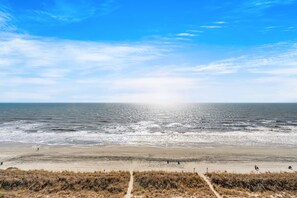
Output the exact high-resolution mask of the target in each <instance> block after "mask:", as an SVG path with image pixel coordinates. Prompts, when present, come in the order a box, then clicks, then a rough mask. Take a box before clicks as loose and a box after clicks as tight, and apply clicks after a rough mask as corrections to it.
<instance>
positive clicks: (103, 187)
mask: <svg viewBox="0 0 297 198" xmlns="http://www.w3.org/2000/svg"><path fill="white" fill-rule="evenodd" d="M129 179H130V174H129V172H109V173H105V172H94V173H76V172H68V171H64V172H49V171H43V170H38V171H37V170H36V171H21V170H0V191H1V192H2V196H3V197H32V196H33V197H43V196H45V195H47V196H49V197H111V196H112V197H123V196H124V195H125V193H126V191H127V187H128V182H129ZM0 197H1V194H0Z"/></svg>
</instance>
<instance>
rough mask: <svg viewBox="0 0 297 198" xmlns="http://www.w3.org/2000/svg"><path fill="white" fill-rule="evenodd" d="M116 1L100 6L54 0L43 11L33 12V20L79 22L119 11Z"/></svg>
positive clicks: (90, 3) (109, 1) (106, 2)
mask: <svg viewBox="0 0 297 198" xmlns="http://www.w3.org/2000/svg"><path fill="white" fill-rule="evenodd" d="M118 8H119V6H118V4H117V2H116V1H115V0H104V1H102V2H101V3H100V4H98V3H97V2H96V3H95V2H93V1H83V0H52V1H51V3H50V4H45V5H44V6H43V7H42V8H41V9H38V10H31V12H33V13H35V15H33V16H32V19H33V20H37V21H48V20H54V21H61V22H67V23H73V22H79V21H82V20H85V19H88V18H91V17H94V16H97V15H107V14H110V13H111V12H113V11H115V10H116V9H118Z"/></svg>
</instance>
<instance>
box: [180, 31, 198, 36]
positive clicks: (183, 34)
mask: <svg viewBox="0 0 297 198" xmlns="http://www.w3.org/2000/svg"><path fill="white" fill-rule="evenodd" d="M176 36H182V37H195V36H197V34H193V33H187V32H182V33H179V34H176Z"/></svg>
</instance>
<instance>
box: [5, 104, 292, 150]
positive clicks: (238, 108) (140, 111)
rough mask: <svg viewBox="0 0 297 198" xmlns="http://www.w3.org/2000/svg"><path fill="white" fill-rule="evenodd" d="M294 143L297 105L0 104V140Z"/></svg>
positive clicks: (200, 144)
mask: <svg viewBox="0 0 297 198" xmlns="http://www.w3.org/2000/svg"><path fill="white" fill-rule="evenodd" d="M1 143H30V144H47V145H77V146H90V145H141V146H161V147H162V146H164V147H173V146H175V147H179V146H182V147H186V146H189V147H193V146H197V147H205V146H221V145H223V146H286V147H296V146H297V104H243V103H240V104H168V105H166V104H162V105H161V104H159V105H157V104H111V103H109V104H108V103H106V104H105V103H96V104H95V103H91V104H81V103H79V104H72V103H71V104H66V103H65V104H64V103H61V104H58V103H51V104H27V103H26V104H13V103H2V104H0V144H1Z"/></svg>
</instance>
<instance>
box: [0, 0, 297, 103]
mask: <svg viewBox="0 0 297 198" xmlns="http://www.w3.org/2000/svg"><path fill="white" fill-rule="evenodd" d="M296 10H297V0H224V1H219V0H208V1H202V0H183V1H177V0H162V1H160V0H26V1H24V0H0V102H141V103H146V102H161V103H172V102H297V20H296V19H297V12H296Z"/></svg>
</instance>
